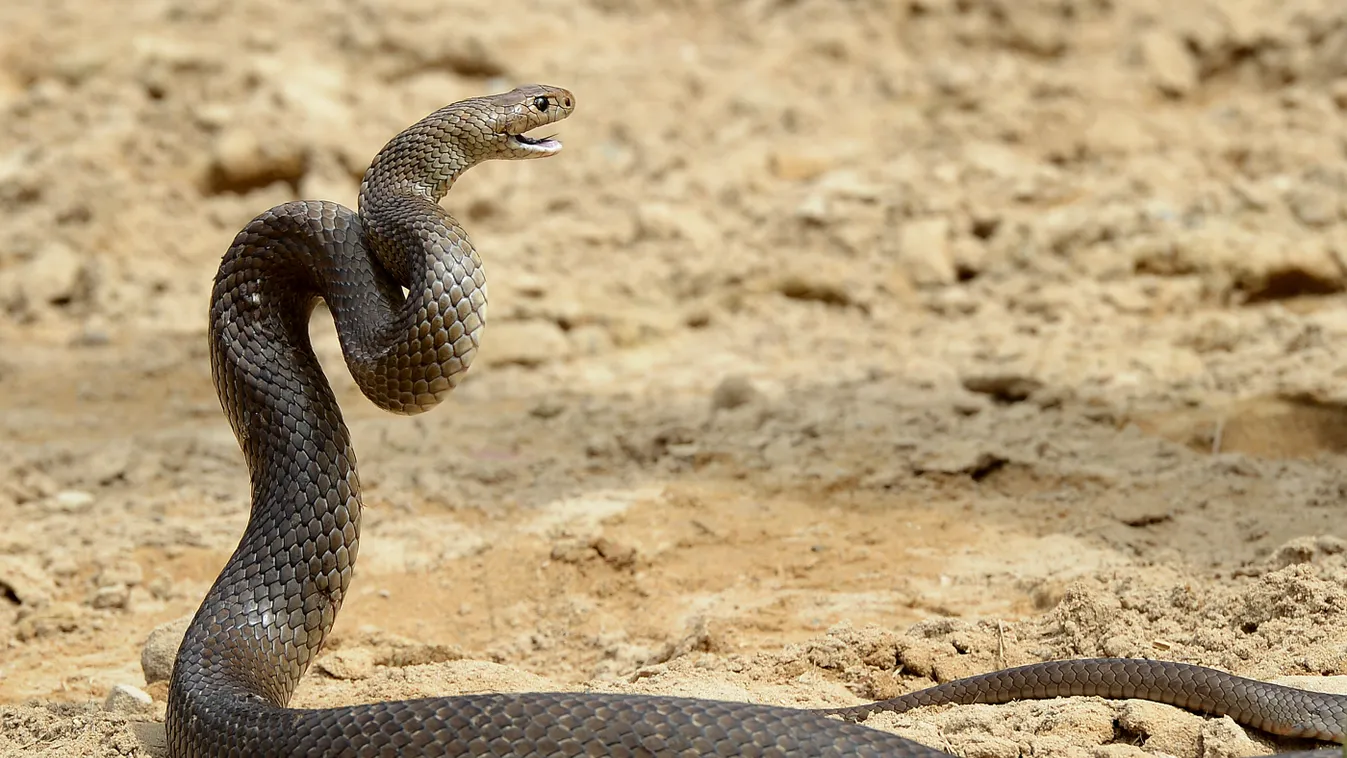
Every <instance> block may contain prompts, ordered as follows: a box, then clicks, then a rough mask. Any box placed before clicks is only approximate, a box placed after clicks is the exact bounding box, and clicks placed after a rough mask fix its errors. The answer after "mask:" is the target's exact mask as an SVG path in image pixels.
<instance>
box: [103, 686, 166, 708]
mask: <svg viewBox="0 0 1347 758" xmlns="http://www.w3.org/2000/svg"><path fill="white" fill-rule="evenodd" d="M153 708H154V699H153V698H151V697H150V695H149V693H147V692H146V691H145V690H142V689H140V688H139V687H132V686H131V685H129V684H117V685H113V687H112V689H111V690H108V696H107V698H105V699H104V700H103V710H105V711H109V712H112V713H126V714H144V713H149V712H150V711H151V710H152V709H153Z"/></svg>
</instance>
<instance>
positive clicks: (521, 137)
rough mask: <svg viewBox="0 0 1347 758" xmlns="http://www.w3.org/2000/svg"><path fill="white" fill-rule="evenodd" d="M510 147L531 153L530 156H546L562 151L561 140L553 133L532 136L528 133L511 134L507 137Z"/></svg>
mask: <svg viewBox="0 0 1347 758" xmlns="http://www.w3.org/2000/svg"><path fill="white" fill-rule="evenodd" d="M506 139H507V140H508V141H509V143H510V147H511V148H513V149H515V150H522V151H524V152H526V153H530V154H531V155H530V156H529V157H538V158H541V157H544V156H548V155H552V154H554V153H557V152H560V151H561V141H560V140H558V139H555V138H553V137H552V136H551V135H549V136H546V137H530V136H528V135H527V134H511V135H508V136H507V137H506Z"/></svg>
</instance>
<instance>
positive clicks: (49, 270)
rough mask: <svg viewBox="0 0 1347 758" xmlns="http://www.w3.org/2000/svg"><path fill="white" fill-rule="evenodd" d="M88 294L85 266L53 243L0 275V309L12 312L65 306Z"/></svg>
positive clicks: (56, 243) (66, 249)
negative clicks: (1, 307) (0, 307)
mask: <svg viewBox="0 0 1347 758" xmlns="http://www.w3.org/2000/svg"><path fill="white" fill-rule="evenodd" d="M91 290H92V287H91V284H90V282H89V276H88V269H87V267H86V262H85V261H84V260H83V259H82V258H81V256H80V255H79V254H78V253H76V252H75V251H74V250H72V249H71V248H70V247H69V246H67V245H64V244H62V243H60V242H55V241H53V242H51V243H49V244H47V245H46V246H45V247H43V248H42V249H41V250H39V251H38V252H37V254H36V255H34V256H33V257H32V258H31V259H30V260H28V261H27V262H25V263H24V264H22V265H20V266H16V267H14V268H12V269H9V270H6V271H4V272H0V306H3V307H4V308H6V309H8V310H11V311H15V312H24V311H31V310H32V309H34V308H46V307H50V306H58V307H64V306H68V305H70V304H71V303H75V302H80V301H83V300H87V299H88V297H89V295H90V294H91Z"/></svg>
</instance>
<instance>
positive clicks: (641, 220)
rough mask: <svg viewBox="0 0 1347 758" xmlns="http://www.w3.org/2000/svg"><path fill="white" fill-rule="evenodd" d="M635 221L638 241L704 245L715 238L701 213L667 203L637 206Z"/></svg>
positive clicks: (650, 203) (714, 231)
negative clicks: (642, 239)
mask: <svg viewBox="0 0 1347 758" xmlns="http://www.w3.org/2000/svg"><path fill="white" fill-rule="evenodd" d="M635 221H636V235H637V237H638V238H646V239H682V240H687V241H689V242H692V243H695V244H697V245H704V244H709V243H711V241H712V240H714V239H716V237H717V234H716V230H715V228H714V227H713V226H712V225H711V224H710V222H708V221H707V220H706V214H705V213H702V212H701V211H699V210H695V209H692V208H685V207H678V206H675V205H671V204H669V203H661V202H646V203H641V204H640V205H639V206H637V207H636V219H635Z"/></svg>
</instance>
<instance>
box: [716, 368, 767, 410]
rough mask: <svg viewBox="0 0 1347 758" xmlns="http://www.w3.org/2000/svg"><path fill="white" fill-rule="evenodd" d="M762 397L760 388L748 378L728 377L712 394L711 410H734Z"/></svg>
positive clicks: (721, 381)
mask: <svg viewBox="0 0 1347 758" xmlns="http://www.w3.org/2000/svg"><path fill="white" fill-rule="evenodd" d="M760 397H762V393H761V392H759V391H758V388H757V387H755V386H753V382H752V381H750V380H749V378H748V377H746V376H738V375H735V376H727V377H725V378H724V379H722V380H720V384H717V385H716V388H715V390H713V391H712V392H711V410H713V411H718V410H732V409H734V408H739V407H741V406H744V405H748V404H749V403H751V402H753V401H755V400H757V399H758V398H760Z"/></svg>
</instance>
